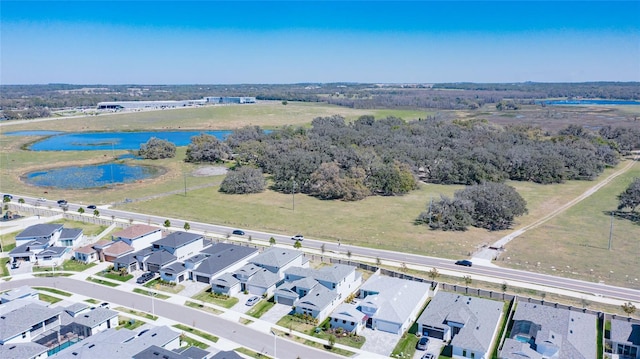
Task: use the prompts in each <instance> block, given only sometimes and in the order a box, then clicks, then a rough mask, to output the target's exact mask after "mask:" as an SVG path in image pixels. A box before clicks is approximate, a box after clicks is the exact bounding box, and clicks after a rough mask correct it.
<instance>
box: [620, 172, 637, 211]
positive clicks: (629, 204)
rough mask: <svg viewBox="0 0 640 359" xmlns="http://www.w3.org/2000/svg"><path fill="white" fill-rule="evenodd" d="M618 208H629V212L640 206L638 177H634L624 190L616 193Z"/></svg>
mask: <svg viewBox="0 0 640 359" xmlns="http://www.w3.org/2000/svg"><path fill="white" fill-rule="evenodd" d="M618 200H619V201H620V203H619V204H618V209H619V210H622V209H624V208H629V209H630V210H631V212H635V210H636V208H637V207H638V206H640V177H638V178H635V179H634V180H633V182H631V184H629V187H627V189H626V190H624V192H622V193H620V194H619V195H618Z"/></svg>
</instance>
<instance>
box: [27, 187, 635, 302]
mask: <svg viewBox="0 0 640 359" xmlns="http://www.w3.org/2000/svg"><path fill="white" fill-rule="evenodd" d="M19 197H20V196H16V195H15V194H14V200H16V198H19ZM22 198H24V199H25V201H26V203H29V204H32V203H38V204H39V205H41V206H47V207H49V206H51V207H56V206H57V203H56V202H55V201H47V202H36V198H32V197H26V196H22ZM78 207H80V206H78V205H75V204H69V211H77V209H78ZM99 210H100V215H101V217H106V218H111V216H112V215H113V216H115V217H117V218H123V219H125V220H126V219H133V220H134V221H139V222H143V223H147V222H149V223H151V224H156V225H160V224H161V223H163V222H164V221H165V219H167V218H166V217H160V216H154V215H147V214H140V213H134V212H127V211H121V210H116V209H106V208H105V209H99ZM168 219H169V220H170V221H171V225H172V227H176V228H181V227H182V226H183V225H184V222H185V221H184V220H181V219H176V218H168ZM189 225H190V226H191V230H192V231H202V232H207V233H211V234H214V233H217V234H230V233H231V231H233V229H235V228H231V227H226V226H220V225H215V224H207V223H199V222H189ZM243 230H244V232H245V237H248V236H252V238H253V239H259V240H265V241H268V240H269V238H270V237H273V238H275V239H276V242H277V243H279V244H287V245H291V244H293V241H292V240H291V235H293V233H292V234H290V235H281V234H275V233H266V232H259V231H252V230H247V229H243ZM322 245H324V250H325V251H326V252H335V253H347V251H350V252H351V254H352V255H353V256H354V257H356V256H366V257H370V258H380V259H381V260H383V261H385V260H388V261H395V262H397V263H406V264H407V265H409V264H414V265H417V266H423V267H435V268H438V269H448V270H455V271H462V272H463V273H465V274H476V275H483V276H490V277H494V278H497V279H500V280H507V281H509V280H514V281H521V282H524V283H531V284H537V285H542V286H549V287H554V288H560V289H566V290H571V291H577V292H581V293H586V294H589V295H596V296H602V297H608V298H615V299H621V300H625V301H627V300H629V301H632V302H636V303H640V290H637V289H631V288H624V287H616V286H610V285H605V284H601V283H593V282H586V281H581V280H577V279H570V278H564V277H556V276H551V275H546V274H539V273H533V272H525V271H519V270H515V269H509V268H501V267H488V266H486V267H485V266H473V267H460V266H457V265H455V264H454V261H453V260H449V259H442V258H435V257H427V256H422V255H416V254H410V253H401V252H392V251H386V250H381V249H372V248H366V247H357V246H351V245H340V244H339V243H334V242H323V241H317V240H313V239H309V238H305V239H304V241H303V246H304V247H306V248H313V249H317V250H320V248H321V246H322Z"/></svg>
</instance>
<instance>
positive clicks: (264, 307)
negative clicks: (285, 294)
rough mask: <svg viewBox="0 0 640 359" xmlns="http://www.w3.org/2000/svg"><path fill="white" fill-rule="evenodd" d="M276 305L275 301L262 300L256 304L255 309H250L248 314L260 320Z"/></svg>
mask: <svg viewBox="0 0 640 359" xmlns="http://www.w3.org/2000/svg"><path fill="white" fill-rule="evenodd" d="M274 305H275V303H274V302H273V299H270V300H261V301H259V302H258V303H256V304H255V305H254V306H253V308H251V309H249V311H247V312H246V314H247V315H250V316H252V317H254V318H260V317H261V316H262V315H264V313H266V312H267V311H269V309H271V308H273V306H274Z"/></svg>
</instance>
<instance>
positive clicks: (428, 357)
mask: <svg viewBox="0 0 640 359" xmlns="http://www.w3.org/2000/svg"><path fill="white" fill-rule="evenodd" d="M420 359H435V357H434V356H433V354H431V353H424V355H423V356H422V358H420Z"/></svg>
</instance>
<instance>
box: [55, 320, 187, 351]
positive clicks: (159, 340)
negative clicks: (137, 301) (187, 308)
mask: <svg viewBox="0 0 640 359" xmlns="http://www.w3.org/2000/svg"><path fill="white" fill-rule="evenodd" d="M153 345H155V346H158V347H161V348H164V349H168V350H174V349H177V348H179V347H180V333H178V332H176V331H174V330H173V329H171V328H170V327H168V326H162V327H154V328H151V329H148V330H142V331H140V332H139V333H138V332H135V331H132V330H129V329H120V330H116V329H115V328H111V329H107V330H105V331H102V332H100V333H98V334H96V335H92V336H90V337H88V338H86V339H84V340H83V341H81V342H79V343H77V344H75V345H73V346H71V347H69V348H67V349H65V350H63V351H61V352H59V353H58V354H57V355H56V358H59V359H78V358H91V359H113V358H133V357H134V355H136V354H138V353H140V352H142V351H144V350H146V349H147V348H149V347H151V346H153ZM155 358H158V359H160V358H162V357H161V356H160V357H157V356H156V357H155Z"/></svg>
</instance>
